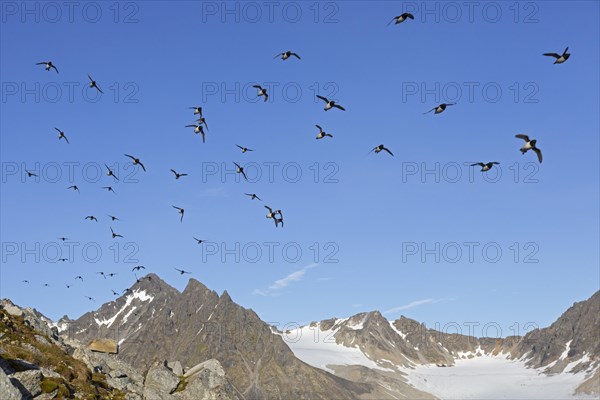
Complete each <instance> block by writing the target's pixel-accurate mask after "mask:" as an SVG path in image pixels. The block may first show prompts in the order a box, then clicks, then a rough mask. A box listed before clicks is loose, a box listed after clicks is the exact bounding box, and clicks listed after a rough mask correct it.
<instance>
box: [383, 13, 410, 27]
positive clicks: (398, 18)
mask: <svg viewBox="0 0 600 400" xmlns="http://www.w3.org/2000/svg"><path fill="white" fill-rule="evenodd" d="M407 19H415V16H414V15H412V14H411V13H407V12H406V13H403V14H400V15H398V16H395V17H394V18H392V20H391V21H390V22H389V23H388V26H389V25H390V24H391V23H392V22H394V21H396V22H395V23H394V24H395V25H398V24H401V23H403V22H404V21H406V20H407Z"/></svg>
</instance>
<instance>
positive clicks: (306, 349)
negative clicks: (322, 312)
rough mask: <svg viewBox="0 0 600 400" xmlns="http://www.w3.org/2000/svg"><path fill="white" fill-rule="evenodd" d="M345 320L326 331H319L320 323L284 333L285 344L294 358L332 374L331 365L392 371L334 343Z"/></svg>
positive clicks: (349, 348)
mask: <svg viewBox="0 0 600 400" xmlns="http://www.w3.org/2000/svg"><path fill="white" fill-rule="evenodd" d="M343 322H345V320H339V321H336V323H335V324H334V326H333V327H332V328H331V329H328V330H321V328H320V323H318V324H316V326H315V325H313V326H309V325H307V326H303V327H301V328H299V329H293V330H290V331H289V333H287V332H286V340H285V341H286V343H287V345H288V346H289V347H290V349H291V350H292V351H293V352H294V354H295V355H296V357H298V358H299V359H300V360H302V361H304V362H305V363H307V364H309V365H312V366H313V367H317V368H321V369H324V370H326V371H328V372H331V373H334V370H332V369H331V368H329V366H333V365H362V366H364V367H368V368H372V369H378V370H383V371H394V370H393V369H390V368H384V367H382V366H380V365H378V364H377V363H376V362H374V361H372V360H370V359H369V358H368V357H367V356H366V355H365V354H364V353H363V352H362V351H361V350H360V349H359V348H357V347H346V346H344V345H342V344H338V343H336V341H335V338H334V335H335V333H336V332H337V331H338V330H339V329H340V325H341V324H342V323H343Z"/></svg>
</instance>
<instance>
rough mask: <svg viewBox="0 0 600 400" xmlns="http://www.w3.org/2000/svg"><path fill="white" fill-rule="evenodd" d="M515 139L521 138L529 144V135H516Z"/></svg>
mask: <svg viewBox="0 0 600 400" xmlns="http://www.w3.org/2000/svg"><path fill="white" fill-rule="evenodd" d="M515 137H516V138H519V139H523V140H524V141H526V142H529V136H527V135H524V134H522V133H519V134H518V135H515Z"/></svg>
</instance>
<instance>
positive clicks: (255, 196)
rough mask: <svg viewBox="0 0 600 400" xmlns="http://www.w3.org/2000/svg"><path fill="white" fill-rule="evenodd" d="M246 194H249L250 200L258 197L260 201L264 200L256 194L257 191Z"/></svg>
mask: <svg viewBox="0 0 600 400" xmlns="http://www.w3.org/2000/svg"><path fill="white" fill-rule="evenodd" d="M244 194H245V195H246V196H249V197H250V200H254V199H258V200H259V201H262V200H261V199H260V197H258V196H257V195H256V193H244Z"/></svg>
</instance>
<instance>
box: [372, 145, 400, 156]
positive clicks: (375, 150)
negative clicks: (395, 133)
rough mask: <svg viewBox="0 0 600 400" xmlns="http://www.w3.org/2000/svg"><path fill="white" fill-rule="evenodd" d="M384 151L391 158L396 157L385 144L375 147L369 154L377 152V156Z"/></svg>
mask: <svg viewBox="0 0 600 400" xmlns="http://www.w3.org/2000/svg"><path fill="white" fill-rule="evenodd" d="M382 151H387V152H388V153H389V155H390V156H392V157H393V156H394V153H392V152H391V151H390V149H388V148H387V147H385V146H384V145H383V144H380V145H379V146H375V147H373V149H372V150H371V151H370V152H369V153H372V152H375V154H379V153H381V152H382Z"/></svg>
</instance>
